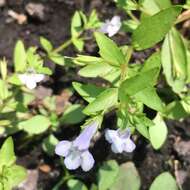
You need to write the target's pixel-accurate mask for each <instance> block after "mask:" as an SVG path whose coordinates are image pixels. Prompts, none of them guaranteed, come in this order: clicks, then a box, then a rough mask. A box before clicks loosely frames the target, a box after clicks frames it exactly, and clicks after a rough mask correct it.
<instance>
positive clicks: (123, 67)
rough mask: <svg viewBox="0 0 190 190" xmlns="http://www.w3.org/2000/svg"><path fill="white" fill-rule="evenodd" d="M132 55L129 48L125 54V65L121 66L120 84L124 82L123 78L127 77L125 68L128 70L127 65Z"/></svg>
mask: <svg viewBox="0 0 190 190" xmlns="http://www.w3.org/2000/svg"><path fill="white" fill-rule="evenodd" d="M132 53H133V48H132V47H129V48H128V50H127V54H126V62H125V64H122V65H121V78H120V81H121V82H122V81H124V80H125V77H126V75H127V68H128V64H129V61H130V59H131V56H132Z"/></svg>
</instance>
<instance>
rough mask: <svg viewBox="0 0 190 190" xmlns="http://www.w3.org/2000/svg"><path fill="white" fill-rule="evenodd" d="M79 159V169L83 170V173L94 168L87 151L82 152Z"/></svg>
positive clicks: (90, 155)
mask: <svg viewBox="0 0 190 190" xmlns="http://www.w3.org/2000/svg"><path fill="white" fill-rule="evenodd" d="M81 157H82V163H81V168H82V169H83V171H85V172H87V171H89V170H90V169H91V168H92V167H93V166H94V163H95V161H94V158H93V156H92V154H91V153H90V152H89V151H85V152H83V153H82V154H81Z"/></svg>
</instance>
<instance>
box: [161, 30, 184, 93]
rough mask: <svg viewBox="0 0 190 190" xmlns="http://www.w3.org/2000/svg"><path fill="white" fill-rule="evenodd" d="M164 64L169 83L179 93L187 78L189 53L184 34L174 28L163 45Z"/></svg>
mask: <svg viewBox="0 0 190 190" xmlns="http://www.w3.org/2000/svg"><path fill="white" fill-rule="evenodd" d="M161 55H162V66H163V72H164V74H165V76H166V80H167V82H168V84H169V85H170V86H171V87H172V89H173V90H174V92H176V93H179V92H181V91H183V89H184V87H185V80H186V78H187V64H188V63H187V54H186V48H185V44H184V41H183V39H182V36H181V35H180V34H179V33H178V32H177V31H176V30H175V29H172V30H171V31H170V32H169V34H168V35H167V36H166V39H165V40H164V43H163V46H162V54H161Z"/></svg>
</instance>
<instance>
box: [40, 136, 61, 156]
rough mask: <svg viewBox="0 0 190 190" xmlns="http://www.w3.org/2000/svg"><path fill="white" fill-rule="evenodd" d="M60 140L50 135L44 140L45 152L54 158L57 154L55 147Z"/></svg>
mask: <svg viewBox="0 0 190 190" xmlns="http://www.w3.org/2000/svg"><path fill="white" fill-rule="evenodd" d="M58 142H59V141H58V139H57V138H56V137H55V136H54V135H49V136H48V137H47V138H45V139H44V140H43V143H42V147H43V150H44V151H45V152H46V153H47V154H48V155H50V156H53V155H54V153H55V146H56V145H57V143H58Z"/></svg>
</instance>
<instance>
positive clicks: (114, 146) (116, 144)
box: [111, 138, 124, 153]
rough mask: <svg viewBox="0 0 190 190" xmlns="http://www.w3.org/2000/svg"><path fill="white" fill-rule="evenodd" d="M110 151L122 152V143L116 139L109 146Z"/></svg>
mask: <svg viewBox="0 0 190 190" xmlns="http://www.w3.org/2000/svg"><path fill="white" fill-rule="evenodd" d="M111 149H112V151H113V152H114V153H122V152H123V150H124V146H123V141H122V140H121V139H120V138H117V139H116V140H115V141H114V142H113V143H112V145H111Z"/></svg>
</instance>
